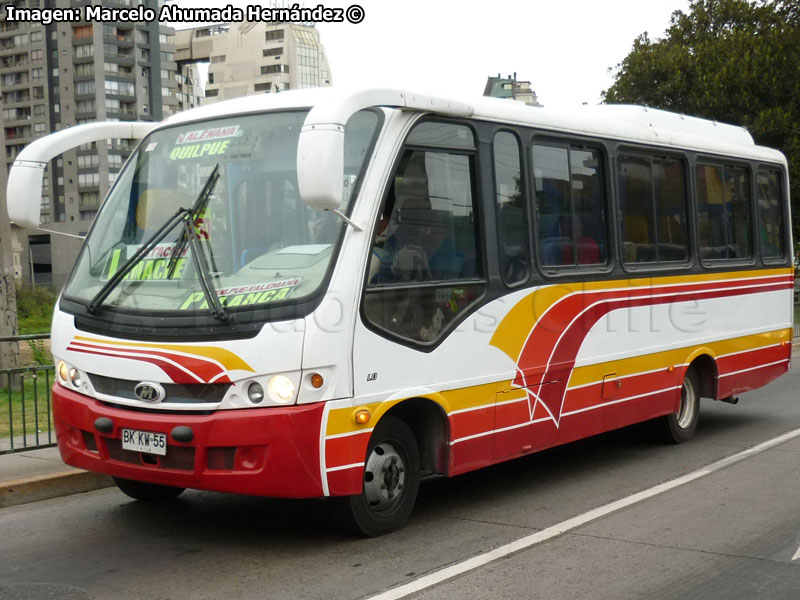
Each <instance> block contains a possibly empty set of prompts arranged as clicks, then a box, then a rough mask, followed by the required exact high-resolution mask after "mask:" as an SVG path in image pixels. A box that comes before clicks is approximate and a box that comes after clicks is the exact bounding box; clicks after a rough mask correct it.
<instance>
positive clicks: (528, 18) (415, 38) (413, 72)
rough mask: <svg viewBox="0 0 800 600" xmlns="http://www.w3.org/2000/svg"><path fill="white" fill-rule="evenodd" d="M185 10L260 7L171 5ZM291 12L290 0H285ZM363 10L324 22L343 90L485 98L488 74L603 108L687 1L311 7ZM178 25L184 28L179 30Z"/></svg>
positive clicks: (547, 101)
mask: <svg viewBox="0 0 800 600" xmlns="http://www.w3.org/2000/svg"><path fill="white" fill-rule="evenodd" d="M173 1H174V2H175V3H177V4H180V5H181V6H187V7H215V6H216V7H223V6H225V5H227V4H228V3H230V4H232V5H233V6H238V7H244V6H246V5H247V4H253V3H256V4H262V5H264V6H270V2H269V1H266V0H265V1H263V2H255V1H254V0H173ZM280 2H281V3H280V4H278V5H279V6H284V5H285V3H286V0H280ZM318 2H322V3H324V4H323V5H324V6H327V7H342V8H346V7H348V6H350V5H351V4H356V3H357V4H359V5H360V6H361V7H362V8H363V9H364V19H363V21H362V22H361V23H359V24H351V23H321V24H319V25H318V28H319V32H320V36H321V40H322V43H323V44H324V46H325V49H326V52H327V54H328V61H329V63H330V66H331V73H332V76H333V83H334V85H336V86H354V87H372V86H381V87H383V86H390V87H399V88H406V89H411V90H416V91H426V92H440V93H447V94H448V95H457V96H464V95H466V96H470V95H481V94H482V93H483V88H484V86H485V84H486V78H487V77H488V76H490V75H495V76H496V75H497V74H498V73H501V74H502V75H503V76H507V75H511V74H513V73H515V72H516V74H517V79H518V80H523V81H530V82H531V87H532V88H533V89H534V91H535V92H536V93H537V95H538V98H539V102H541V103H542V104H544V105H545V106H552V107H557V106H570V105H576V104H581V103H584V102H585V103H589V104H596V103H598V102H600V100H601V93H602V91H603V90H605V89H607V88H608V87H610V86H611V84H612V83H613V78H612V76H611V74H610V73H609V68H613V67H615V66H616V65H617V64H618V63H619V62H620V61H621V60H622V59H623V58H625V56H626V55H627V54H628V52H629V51H630V50H631V48H632V45H633V40H634V39H635V38H636V37H637V36H638V35H639V34H641V33H643V32H645V31H646V32H648V34H649V36H650V38H651V39H656V38H659V37H661V36H662V34H663V33H664V31H665V30H666V29H667V27H668V26H669V21H670V16H671V15H672V13H673V12H674V11H676V10H682V11H684V12H687V11H688V6H689V0H548V1H542V0H528V1H527V2H525V1H524V0H523V1H520V0H491V1H489V2H476V1H474V0H353V1H352V2H348V0H305V1H304V2H301V5H302V6H306V7H309V8H313V7H315V6H317V4H318ZM175 26H176V27H179V28H180V27H181V26H180V25H178V24H175Z"/></svg>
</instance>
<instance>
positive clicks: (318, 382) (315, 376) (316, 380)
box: [311, 373, 325, 390]
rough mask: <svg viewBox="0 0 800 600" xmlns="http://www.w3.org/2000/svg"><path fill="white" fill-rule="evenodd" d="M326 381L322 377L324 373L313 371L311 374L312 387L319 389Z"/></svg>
mask: <svg viewBox="0 0 800 600" xmlns="http://www.w3.org/2000/svg"><path fill="white" fill-rule="evenodd" d="M323 383H325V380H324V379H323V378H322V375H320V374H319V373H312V374H311V387H313V388H314V389H316V390H318V389H319V388H321V387H322V384H323Z"/></svg>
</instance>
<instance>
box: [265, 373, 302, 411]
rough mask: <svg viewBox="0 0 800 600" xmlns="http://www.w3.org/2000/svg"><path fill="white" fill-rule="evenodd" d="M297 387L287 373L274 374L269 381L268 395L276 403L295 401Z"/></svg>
mask: <svg viewBox="0 0 800 600" xmlns="http://www.w3.org/2000/svg"><path fill="white" fill-rule="evenodd" d="M296 391H297V390H296V388H295V386H294V383H292V380H291V379H289V378H288V377H286V375H273V376H272V377H270V379H269V383H267V395H268V396H269V398H270V400H272V401H273V402H275V403H276V404H289V403H291V402H294V395H295V392H296Z"/></svg>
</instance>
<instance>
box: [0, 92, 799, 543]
mask: <svg viewBox="0 0 800 600" xmlns="http://www.w3.org/2000/svg"><path fill="white" fill-rule="evenodd" d="M119 137H143V139H142V141H141V143H140V144H139V146H138V148H137V150H136V151H135V152H134V153H133V155H132V156H131V157H130V159H129V160H128V161H127V163H126V165H125V167H124V168H123V170H122V171H121V173H120V174H119V176H118V178H117V180H116V182H115V184H114V186H113V188H112V189H111V191H110V192H109V194H108V197H107V198H106V200H105V202H104V204H103V206H102V208H101V210H100V211H99V214H98V215H97V218H96V220H95V222H94V225H93V227H92V229H91V231H90V232H89V235H88V237H87V239H86V242H85V244H84V246H83V249H82V251H81V253H80V256H79V258H78V260H77V263H76V265H75V267H74V270H73V272H72V274H71V276H70V278H69V281H68V283H67V284H66V286H65V287H64V289H63V292H62V294H61V296H60V298H59V301H58V306H57V308H56V311H55V314H54V317H53V327H52V352H53V355H54V357H55V359H56V361H57V372H58V377H57V382H56V384H55V387H54V390H53V410H54V417H55V422H56V427H57V433H58V444H59V448H60V450H61V455H62V457H63V459H64V460H65V461H66V462H67V463H68V464H70V465H73V466H76V467H80V468H84V469H88V470H91V471H97V472H101V473H107V474H109V475H112V476H113V477H114V478H115V480H116V482H117V484H118V485H119V487H120V488H121V489H122V491H123V492H125V493H126V494H128V495H130V496H132V497H134V498H138V499H166V498H171V497H174V496H176V495H177V494H179V493H180V492H181V491H182V490H183V489H184V488H197V489H205V490H218V491H223V492H234V493H241V494H255V495H263V496H281V497H295V498H305V497H321V496H341V497H348V500H346V501H344V502H343V504H344V505H345V506H346V507H347V513H348V515H349V517H350V518H351V520H352V522H353V524H354V525H355V526H356V528H357V529H359V530H360V531H362V532H363V533H366V534H368V535H376V534H380V533H383V532H386V531H389V530H392V529H395V528H397V527H400V526H402V525H403V523H404V522H405V521H406V520H407V519H408V517H409V515H410V513H411V510H412V507H413V505H414V502H415V499H416V496H417V491H418V487H419V482H420V479H421V478H424V477H429V476H434V475H444V476H454V475H458V474H460V473H464V472H467V471H470V470H473V469H477V468H480V467H484V466H487V465H492V464H495V463H498V462H500V461H505V460H508V459H510V458H514V457H517V456H521V455H525V454H528V453H531V452H535V451H538V450H541V449H544V448H548V447H552V446H555V445H558V444H563V443H566V442H569V441H572V440H576V439H580V438H585V437H587V436H590V435H594V434H597V433H600V432H603V431H608V430H611V429H614V428H618V427H623V426H626V425H630V424H632V423H637V422H642V421H647V420H654V423H656V424H657V425H658V427H659V428H660V429H659V431H660V432H661V433H662V434H663V435H664V436H665V437H666V438H668V439H670V440H673V441H675V442H682V441H685V440H688V439H689V438H691V437H692V434H693V433H694V431H695V428H696V425H697V421H698V413H699V398H700V397H701V396H702V397H704V398H710V399H713V400H720V401H728V402H735V400H736V398H737V396H738V395H739V394H741V393H743V392H747V391H748V390H753V389H756V388H759V387H761V386H763V385H765V384H767V383H768V382H770V381H771V380H773V379H775V378H776V377H778V376H780V375H782V374H783V373H785V372H786V371H787V369H788V368H789V360H790V352H791V335H792V331H791V327H792V283H793V271H792V259H791V252H790V249H791V235H790V227H789V198H788V187H789V186H788V175H787V164H786V160H785V158H784V156H783V155H782V154H781V153H780V152H777V151H775V150H770V149H767V148H763V147H759V146H756V145H755V144H754V143H753V139H752V138H751V136H750V135H749V134H748V132H747V131H746V130H744V129H742V128H740V127H734V126H730V125H723V124H719V123H715V122H710V121H705V120H701V119H696V118H691V117H686V116H682V115H676V114H670V113H665V112H661V111H657V110H649V109H645V108H642V107H631V106H596V107H583V108H581V109H578V110H575V111H571V112H559V111H554V110H550V109H547V108H532V107H527V106H524V105H521V104H518V103H515V102H510V101H505V100H503V101H499V100H493V99H488V98H477V99H475V100H456V99H447V98H440V97H434V96H427V95H420V94H413V93H409V92H404V91H398V90H366V91H358V92H352V93H346V92H341V91H336V90H309V91H298V92H289V93H281V94H271V95H260V96H253V97H247V98H242V99H238V100H232V101H228V102H222V103H219V104H214V105H210V106H207V107H201V108H198V109H194V110H190V111H186V112H184V113H181V114H178V115H175V116H172V117H170V118H169V119H167V120H165V121H164V122H162V123H160V124H157V125H156V124H148V123H139V124H130V123H128V124H125V123H95V124H91V125H86V126H79V127H73V128H70V129H67V130H64V131H62V132H59V133H56V134H53V135H52V136H48V137H47V138H43V139H42V140H39V141H37V142H34V143H33V144H31V146H29V147H28V148H27V149H26V150H25V154H24V155H21V156H20V157H19V160H18V161H17V162H16V163H15V166H14V168H13V169H12V172H11V174H10V180H9V195H8V204H9V214H10V217H11V219H12V220H14V221H15V222H16V223H17V224H18V225H21V226H27V227H35V226H38V224H39V210H40V208H39V207H40V200H39V194H38V193H37V191H38V190H39V189H40V187H41V173H42V169H43V167H44V165H45V164H46V163H47V161H49V160H51V159H52V158H53V157H54V156H55V155H56V154H58V153H60V152H63V151H64V150H65V149H66V148H69V147H74V146H77V145H79V144H86V143H87V142H89V141H92V140H97V139H106V138H119Z"/></svg>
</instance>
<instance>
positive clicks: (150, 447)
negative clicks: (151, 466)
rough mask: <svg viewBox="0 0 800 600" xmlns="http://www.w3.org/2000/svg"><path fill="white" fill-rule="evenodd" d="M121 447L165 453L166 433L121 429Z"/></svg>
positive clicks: (136, 450) (134, 450)
mask: <svg viewBox="0 0 800 600" xmlns="http://www.w3.org/2000/svg"><path fill="white" fill-rule="evenodd" d="M122 447H123V449H125V450H132V451H133V452H147V453H148V454H160V455H161V456H166V455H167V434H166V433H153V432H152V431H137V430H136V429H123V430H122Z"/></svg>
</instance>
